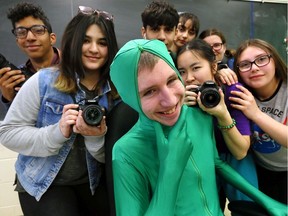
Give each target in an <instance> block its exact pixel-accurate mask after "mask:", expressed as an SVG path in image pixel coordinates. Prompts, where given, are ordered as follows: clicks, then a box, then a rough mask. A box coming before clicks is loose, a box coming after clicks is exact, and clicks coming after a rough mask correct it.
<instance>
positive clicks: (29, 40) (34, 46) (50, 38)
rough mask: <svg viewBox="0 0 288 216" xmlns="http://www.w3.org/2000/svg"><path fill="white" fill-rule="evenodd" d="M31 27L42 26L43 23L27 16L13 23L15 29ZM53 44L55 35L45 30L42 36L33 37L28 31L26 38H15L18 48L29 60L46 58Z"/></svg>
mask: <svg viewBox="0 0 288 216" xmlns="http://www.w3.org/2000/svg"><path fill="white" fill-rule="evenodd" d="M33 25H44V23H43V22H42V21H41V20H40V19H37V18H34V17H32V16H29V17H25V18H24V19H22V20H20V21H18V22H17V23H15V28H18V27H26V28H29V27H31V26H33ZM55 42H56V35H55V34H54V33H49V32H48V31H47V29H46V30H45V33H44V34H43V35H34V34H33V33H32V32H31V31H28V34H27V37H26V38H23V39H20V38H19V39H18V38H16V43H17V45H18V47H19V48H20V49H21V50H22V51H23V52H24V53H26V55H27V56H28V57H29V58H30V59H37V61H39V60H42V59H46V58H48V57H47V56H48V55H50V53H51V46H52V45H53V44H55Z"/></svg>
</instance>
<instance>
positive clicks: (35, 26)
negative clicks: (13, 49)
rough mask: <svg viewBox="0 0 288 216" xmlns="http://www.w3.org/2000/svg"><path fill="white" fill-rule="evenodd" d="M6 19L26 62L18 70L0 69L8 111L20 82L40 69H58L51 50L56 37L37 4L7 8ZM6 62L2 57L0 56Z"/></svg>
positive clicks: (0, 86) (0, 85) (57, 56)
mask: <svg viewBox="0 0 288 216" xmlns="http://www.w3.org/2000/svg"><path fill="white" fill-rule="evenodd" d="M7 18H8V19H9V20H11V23H12V27H13V29H12V33H13V35H14V36H15V38H16V40H15V41H16V44H17V46H18V47H19V49H20V50H21V51H22V52H23V53H25V54H26V56H27V57H28V60H27V61H26V63H23V64H21V65H19V66H18V68H19V69H20V70H15V69H13V68H9V67H4V68H0V91H1V94H2V95H1V103H2V104H3V105H4V106H5V108H6V109H8V108H9V106H10V105H11V102H12V101H13V99H14V97H15V95H16V93H17V91H19V89H20V87H21V85H22V84H23V82H24V81H25V80H27V79H29V78H30V77H31V76H32V75H33V74H35V73H36V72H37V71H38V70H39V69H41V68H44V67H49V66H52V65H57V64H59V62H60V51H59V50H58V49H57V48H56V47H54V45H55V43H56V34H55V33H53V30H52V26H51V24H50V21H49V19H48V17H47V16H46V15H45V12H44V11H43V9H42V8H41V7H40V6H39V5H36V4H32V3H27V2H21V3H18V4H16V5H15V6H14V7H11V8H9V10H8V12H7ZM2 55H3V56H4V58H5V53H2ZM7 60H9V61H12V63H13V59H7Z"/></svg>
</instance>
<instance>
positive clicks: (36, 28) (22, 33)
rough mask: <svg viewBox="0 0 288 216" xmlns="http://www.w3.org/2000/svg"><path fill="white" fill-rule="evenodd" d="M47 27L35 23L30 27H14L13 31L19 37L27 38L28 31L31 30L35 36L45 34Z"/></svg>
mask: <svg viewBox="0 0 288 216" xmlns="http://www.w3.org/2000/svg"><path fill="white" fill-rule="evenodd" d="M46 29H47V27H46V26H45V25H33V26H31V27H29V28H26V27H22V26H21V27H18V28H15V29H12V33H13V34H14V35H15V36H16V38H18V39H25V38H26V37H27V35H28V31H31V32H32V33H33V34H34V35H35V36H40V35H44V34H45V31H46Z"/></svg>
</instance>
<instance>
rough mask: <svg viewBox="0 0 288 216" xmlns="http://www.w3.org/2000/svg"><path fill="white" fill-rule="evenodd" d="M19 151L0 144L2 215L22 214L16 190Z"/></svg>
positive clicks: (0, 204) (0, 200) (0, 210)
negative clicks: (14, 184) (16, 163)
mask: <svg viewBox="0 0 288 216" xmlns="http://www.w3.org/2000/svg"><path fill="white" fill-rule="evenodd" d="M16 157H17V153H15V152H12V151H10V150H9V149H7V148H5V147H4V146H2V145H1V144H0V215H1V216H20V215H22V211H21V207H20V204H19V201H18V195H17V192H15V191H14V186H13V182H14V178H15V170H14V163H15V161H16Z"/></svg>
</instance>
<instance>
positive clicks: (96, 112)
mask: <svg viewBox="0 0 288 216" xmlns="http://www.w3.org/2000/svg"><path fill="white" fill-rule="evenodd" d="M79 110H82V117H83V119H84V121H85V122H86V124H88V125H91V126H98V125H99V124H100V122H101V120H102V118H103V116H104V114H105V111H103V107H102V106H100V105H99V104H98V100H95V99H92V100H83V101H81V103H79Z"/></svg>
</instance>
